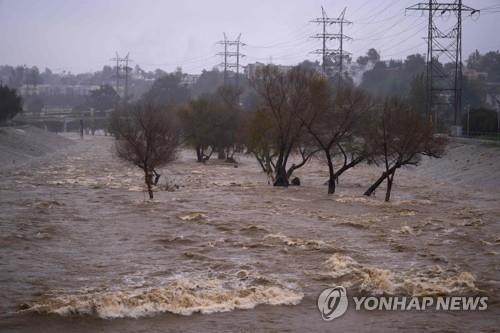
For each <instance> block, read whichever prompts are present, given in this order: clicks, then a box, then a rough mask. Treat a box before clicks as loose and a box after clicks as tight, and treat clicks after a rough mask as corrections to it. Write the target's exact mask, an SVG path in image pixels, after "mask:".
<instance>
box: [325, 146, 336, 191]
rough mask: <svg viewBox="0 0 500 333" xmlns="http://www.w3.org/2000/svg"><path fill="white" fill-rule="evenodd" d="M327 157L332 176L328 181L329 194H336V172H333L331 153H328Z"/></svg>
mask: <svg viewBox="0 0 500 333" xmlns="http://www.w3.org/2000/svg"><path fill="white" fill-rule="evenodd" d="M325 155H326V160H327V162H328V172H329V174H330V178H329V179H328V194H334V193H335V171H334V170H333V162H332V157H331V156H330V154H329V152H327V153H326V154H325Z"/></svg>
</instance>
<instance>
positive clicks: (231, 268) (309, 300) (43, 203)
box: [0, 137, 500, 332]
mask: <svg viewBox="0 0 500 333" xmlns="http://www.w3.org/2000/svg"><path fill="white" fill-rule="evenodd" d="M74 142H75V144H74V145H71V146H68V147H67V148H66V149H64V150H62V151H59V152H56V153H53V154H51V155H47V156H45V157H41V158H38V159H33V160H31V161H27V162H26V163H25V164H24V165H22V166H17V167H15V168H14V167H7V168H3V170H2V171H1V173H2V177H1V180H0V194H1V196H0V198H1V199H0V205H1V209H2V214H1V216H0V231H1V232H0V265H1V266H0V281H1V286H2V292H1V293H2V295H1V296H2V297H1V300H0V308H1V309H2V311H1V313H0V328H1V331H2V332H32V331H38V330H39V329H40V330H41V328H42V327H43V328H44V329H45V328H46V330H47V331H69V330H71V331H77V332H93V331H97V330H99V329H100V328H101V327H106V328H107V329H109V330H116V331H121V332H137V331H148V332H149V331H162V332H163V331H176V329H177V328H179V327H182V328H183V330H185V331H201V330H205V331H241V330H242V329H243V328H245V329H247V330H248V331H282V330H289V331H290V330H292V331H304V330H306V329H308V330H311V331H330V330H334V329H338V330H340V331H347V330H351V331H359V330H361V329H362V328H364V327H366V326H367V325H370V328H371V330H372V331H373V332H392V331H399V330H402V329H406V330H408V331H421V330H424V329H428V328H429V327H433V328H435V329H436V330H438V331H439V330H441V329H445V328H446V329H450V330H451V331H468V330H470V329H472V328H474V329H475V330H480V331H481V330H482V331H495V330H496V329H497V327H498V325H497V324H498V319H497V318H498V314H499V307H498V295H499V291H500V265H499V262H500V261H499V260H498V255H499V253H500V224H499V223H498V222H499V221H498V216H500V207H499V206H498V202H499V199H500V194H499V193H498V191H496V192H491V191H490V192H483V191H481V189H477V188H474V187H473V185H474V184H471V186H470V187H464V186H461V187H458V186H455V185H454V181H447V178H446V172H445V171H446V170H444V169H443V170H439V168H436V167H434V166H433V164H432V163H440V162H439V161H424V165H423V166H422V170H423V171H422V172H420V171H417V170H412V169H408V170H403V171H402V174H401V176H399V178H398V183H397V184H396V185H395V186H396V187H397V189H396V190H395V195H394V198H393V200H392V202H391V203H385V202H383V198H382V197H380V195H375V197H373V198H367V197H363V196H362V195H361V194H362V192H363V189H364V187H366V185H367V184H370V180H373V179H374V178H376V177H377V176H378V174H379V170H377V169H376V168H374V167H368V166H360V167H358V168H356V169H354V170H353V171H351V172H350V173H349V174H347V175H345V176H344V177H343V178H342V179H341V181H340V184H339V187H338V193H337V194H335V195H333V196H328V195H327V194H326V188H325V187H324V185H323V184H324V182H325V180H326V179H327V170H325V169H324V168H323V165H322V163H321V162H320V161H316V160H313V161H312V162H311V163H310V164H309V165H307V166H306V167H305V168H304V169H300V170H298V171H297V175H298V176H299V177H300V178H301V180H302V186H300V187H290V188H288V189H284V188H274V187H272V186H269V185H268V184H267V179H266V175H265V174H262V173H261V172H260V170H259V168H258V165H257V164H256V162H255V161H254V160H253V159H252V158H251V157H250V156H240V157H239V166H238V168H234V167H233V165H231V164H227V163H224V162H219V161H209V162H208V163H207V164H199V163H196V162H195V159H194V154H193V153H192V152H191V151H187V150H186V151H182V152H180V153H179V158H178V160H177V161H176V162H175V163H173V164H172V165H171V166H169V167H168V168H166V169H165V170H161V171H160V173H161V174H162V178H161V181H160V184H159V186H158V187H157V188H156V193H155V199H154V200H153V201H150V200H148V199H146V198H145V195H144V193H143V191H144V188H143V184H142V181H143V178H142V175H141V173H140V171H139V170H135V169H133V168H131V167H129V166H127V165H124V164H122V163H121V162H120V161H119V160H118V159H116V158H115V157H114V156H113V150H112V144H113V140H112V139H111V138H106V137H92V138H86V139H85V140H83V141H80V140H74ZM450 154H453V152H451V153H450ZM447 158H454V157H453V155H452V157H445V159H447ZM445 161H446V160H445ZM485 163H487V161H485ZM436 169H437V171H436ZM429 170H430V171H429ZM432 170H434V171H432ZM431 171H432V172H431ZM440 172H441V173H440ZM433 177H434V178H433ZM172 184H175V185H177V187H175V186H171V185H172ZM167 185H169V186H167ZM335 285H342V286H344V287H346V288H347V290H348V293H349V294H354V295H360V294H361V295H408V296H442V295H486V296H488V297H489V300H490V304H489V305H490V306H489V309H488V311H486V312H483V313H481V314H478V313H473V312H471V313H451V312H450V313H446V314H444V315H443V314H436V313H411V314H405V313H391V312H388V313H368V312H354V311H351V312H349V311H348V312H347V314H346V315H345V316H343V317H342V318H340V319H338V320H336V321H335V324H332V323H328V322H323V321H322V320H321V316H320V314H319V312H318V310H317V307H316V300H317V297H318V295H319V294H320V293H321V291H322V290H323V289H325V288H327V287H331V286H335ZM103 325H104V326H103ZM42 331H43V330H42Z"/></svg>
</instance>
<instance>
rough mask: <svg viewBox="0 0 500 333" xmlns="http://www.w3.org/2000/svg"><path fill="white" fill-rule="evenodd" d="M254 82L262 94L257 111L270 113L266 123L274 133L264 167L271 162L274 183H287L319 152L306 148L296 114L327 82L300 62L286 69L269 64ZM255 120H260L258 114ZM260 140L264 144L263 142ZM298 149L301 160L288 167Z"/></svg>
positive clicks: (269, 143) (258, 91)
mask: <svg viewBox="0 0 500 333" xmlns="http://www.w3.org/2000/svg"><path fill="white" fill-rule="evenodd" d="M253 85H254V88H255V90H256V91H257V93H258V94H259V97H260V103H259V106H258V112H262V113H265V114H267V115H266V116H265V119H266V121H267V122H268V124H267V125H266V126H269V129H270V133H271V136H270V137H268V138H267V139H269V140H271V142H268V143H267V148H269V149H272V152H270V151H266V155H269V156H272V158H271V159H272V161H271V162H272V163H271V162H269V163H267V162H268V161H265V162H266V164H267V165H264V167H263V168H264V169H268V168H269V167H270V166H271V167H272V168H273V169H274V170H273V172H274V175H275V177H274V186H288V185H289V179H290V177H291V175H292V173H293V171H294V170H296V169H298V168H300V167H302V166H303V165H305V163H306V162H307V161H308V160H309V159H310V158H311V157H312V156H313V155H314V154H315V153H316V152H317V149H304V148H309V147H307V145H306V144H305V143H304V141H305V140H306V134H307V133H306V131H305V129H304V125H303V123H302V122H301V121H300V120H299V118H298V117H297V114H302V113H305V112H308V111H307V110H308V109H309V108H311V107H312V106H313V103H311V102H312V101H314V100H315V99H316V97H317V95H318V94H320V93H321V91H322V89H320V88H321V87H323V86H325V82H324V80H323V79H322V78H321V76H320V75H319V74H317V73H316V72H314V71H313V70H309V69H306V68H302V67H299V66H297V67H294V68H292V69H291V70H289V71H288V72H283V71H281V70H280V69H279V68H278V67H276V66H273V65H268V66H266V67H264V68H262V70H259V71H257V74H256V78H255V80H254V81H253ZM253 120H254V121H258V117H257V118H254V119H253ZM250 126H251V124H250ZM255 129H258V127H256V128H254V130H255ZM254 134H257V135H258V133H254ZM267 136H268V135H266V137H267ZM258 144H259V145H260V147H259V148H262V142H258ZM295 153H300V155H299V154H297V156H299V157H300V158H301V161H300V162H299V163H298V164H295V165H292V166H291V167H289V168H288V163H289V162H290V157H291V155H292V154H295ZM254 154H255V152H254ZM256 156H257V155H256ZM258 159H259V157H258ZM266 159H268V158H267V157H266ZM261 164H262V163H261Z"/></svg>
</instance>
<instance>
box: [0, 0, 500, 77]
mask: <svg viewBox="0 0 500 333" xmlns="http://www.w3.org/2000/svg"><path fill="white" fill-rule="evenodd" d="M417 2H419V1H418V0H395V1H394V0H351V1H345V0H337V1H328V0H323V1H320V0H288V1H287V0H264V1H260V0H259V1H257V0H254V1H240V0H210V1H208V0H182V1H181V0H177V1H173V0H0V34H1V35H0V64H10V65H18V64H21V65H22V64H26V65H28V66H32V65H36V66H38V67H39V68H40V69H42V70H43V69H44V68H45V67H49V68H51V69H53V70H55V71H57V72H60V71H62V70H67V71H72V72H74V73H77V72H84V71H95V70H98V69H101V68H102V66H104V65H110V64H111V62H110V59H111V58H112V57H113V56H114V54H115V52H118V53H119V54H120V55H125V54H126V53H127V52H130V57H131V58H132V59H133V60H134V63H133V64H134V65H135V64H138V65H140V66H141V67H142V68H144V69H147V70H151V69H155V68H162V69H164V70H168V71H171V70H173V69H174V68H175V67H176V66H181V67H182V68H183V70H184V71H185V72H189V73H197V72H200V71H201V70H202V69H203V68H206V69H210V68H212V67H213V66H214V65H216V64H217V63H219V62H220V61H221V59H220V57H217V56H215V54H216V53H217V52H218V51H221V50H220V47H219V46H217V45H216V42H217V41H219V40H221V39H222V38H223V32H226V33H227V35H228V37H229V38H231V39H233V38H236V36H237V35H238V34H239V33H240V32H241V33H242V38H241V40H242V41H243V42H245V43H246V44H248V45H247V46H245V47H244V48H243V52H244V53H245V54H246V55H247V57H246V58H245V59H244V60H243V64H246V63H248V62H255V61H261V62H269V61H272V62H273V63H281V64H295V63H297V62H299V61H301V60H303V59H306V58H307V59H311V60H314V59H317V58H318V57H317V56H315V55H312V54H309V52H310V51H312V50H314V49H315V48H319V47H320V41H319V40H314V39H310V38H309V36H310V35H312V34H314V33H316V32H320V31H319V26H318V25H316V24H314V23H309V21H310V20H311V19H313V18H315V17H317V16H320V15H321V6H322V5H323V6H324V7H325V9H326V11H327V13H328V15H329V16H330V17H336V16H338V15H339V14H340V12H341V11H342V9H343V8H344V7H347V14H346V19H348V20H351V21H353V22H354V24H353V25H351V26H349V27H347V28H346V29H345V33H346V34H347V35H349V36H351V37H353V40H352V41H350V42H348V43H346V45H345V49H346V50H348V51H351V52H352V53H353V56H354V57H357V56H359V55H362V54H364V53H365V52H366V50H367V49H368V48H369V47H375V48H376V49H377V50H379V52H380V53H381V55H382V57H383V58H404V57H405V56H406V55H407V54H410V53H416V52H418V53H425V52H426V42H425V40H424V39H423V37H425V36H426V29H427V18H426V17H425V16H421V14H419V13H416V12H412V13H409V12H408V13H407V14H406V16H405V7H407V6H409V5H412V4H415V3H417ZM464 4H467V5H470V6H473V7H475V8H478V9H481V8H486V7H491V6H495V5H498V6H499V7H500V1H499V0H474V1H472V0H469V1H464ZM443 19H444V20H446V19H448V20H450V21H451V20H453V17H449V18H447V17H446V15H445V17H444V18H443ZM445 24H446V23H445ZM330 32H336V31H335V28H334V27H332V28H330ZM331 47H332V48H336V47H337V46H336V44H335V42H331ZM475 49H479V50H480V51H481V52H485V51H489V50H498V49H500V12H499V13H492V12H491V11H490V12H485V13H483V14H482V15H481V16H480V17H479V18H477V17H474V18H471V17H465V19H464V33H463V51H464V58H466V56H467V55H468V54H469V53H471V52H472V51H473V50H475Z"/></svg>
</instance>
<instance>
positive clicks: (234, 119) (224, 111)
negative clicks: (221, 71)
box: [179, 87, 243, 162]
mask: <svg viewBox="0 0 500 333" xmlns="http://www.w3.org/2000/svg"><path fill="white" fill-rule="evenodd" d="M238 100H239V91H238V90H236V89H233V88H231V87H221V88H219V89H218V90H217V92H216V93H214V94H205V95H202V96H200V97H199V98H196V99H192V100H191V101H190V102H189V103H188V104H187V105H186V106H185V107H183V108H181V109H180V110H179V118H180V120H181V124H182V129H183V135H184V138H185V139H186V142H187V143H188V144H189V145H191V146H192V147H194V148H195V150H196V156H197V160H198V162H206V161H207V160H208V159H209V158H210V157H211V156H212V154H213V153H214V152H217V153H218V155H219V158H220V159H224V158H227V159H228V160H232V159H233V156H234V153H235V151H237V150H238V149H239V146H241V144H242V137H243V136H242V128H241V127H242V112H241V110H240V108H239V104H238Z"/></svg>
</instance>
